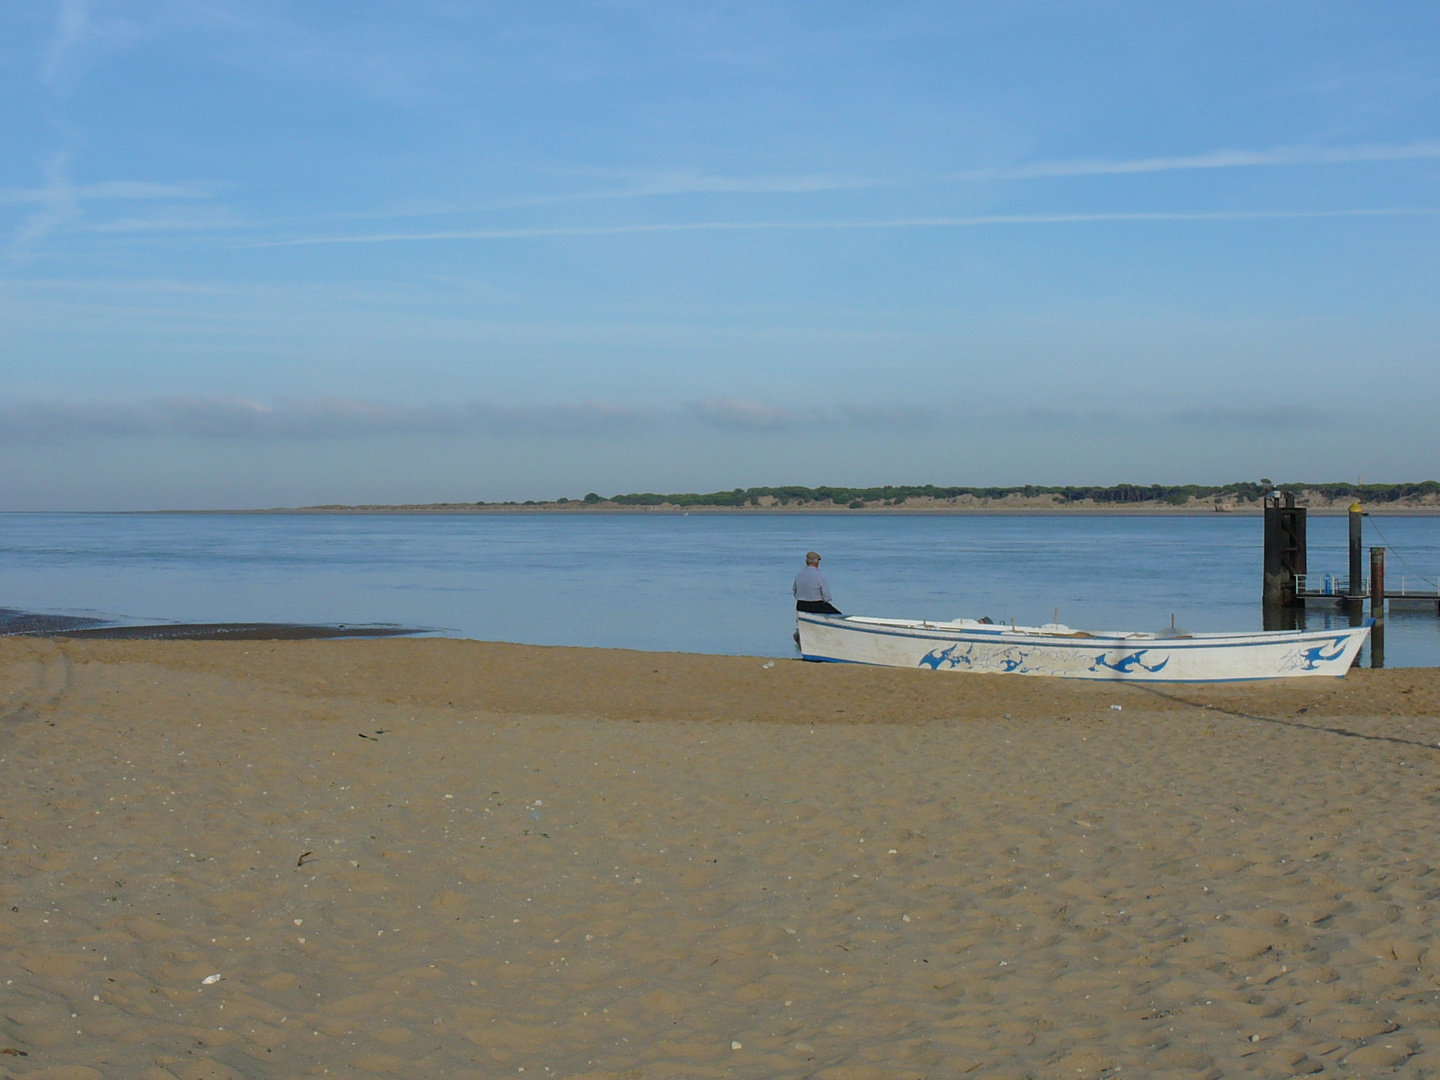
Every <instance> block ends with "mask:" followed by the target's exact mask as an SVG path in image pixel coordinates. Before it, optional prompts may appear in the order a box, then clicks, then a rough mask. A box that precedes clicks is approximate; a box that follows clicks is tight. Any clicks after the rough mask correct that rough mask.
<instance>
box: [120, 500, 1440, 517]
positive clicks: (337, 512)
mask: <svg viewBox="0 0 1440 1080" xmlns="http://www.w3.org/2000/svg"><path fill="white" fill-rule="evenodd" d="M1300 505H1301V506H1304V505H1305V504H1304V503H1301V504H1300ZM1363 505H1364V509H1365V512H1366V513H1367V514H1370V513H1374V514H1382V515H1394V516H1401V515H1404V516H1415V517H1435V516H1440V505H1434V504H1430V505H1426V504H1412V503H1365V504H1363ZM1306 509H1308V510H1309V512H1310V513H1311V514H1313V515H1314V516H1316V517H1343V516H1344V515H1345V514H1347V513H1348V512H1349V505H1348V504H1346V505H1343V506H1309V507H1306ZM132 512H138V513H151V514H236V515H257V516H264V515H285V514H311V515H327V514H328V515H334V516H346V515H351V516H357V517H358V516H363V515H381V514H392V515H396V516H405V515H410V516H433V517H446V516H450V517H466V516H473V515H480V516H483V515H502V516H504V515H513V516H526V515H555V514H570V515H574V516H577V517H585V516H591V515H597V514H600V515H616V514H620V515H631V516H633V515H657V514H658V515H665V516H671V517H674V516H677V515H678V516H686V515H690V514H711V515H714V514H726V515H728V514H741V515H766V516H774V515H782V516H796V517H804V516H814V515H822V516H828V515H835V516H844V515H866V516H874V515H881V516H886V517H936V516H940V517H1229V516H1234V517H1259V516H1260V515H1261V514H1262V513H1263V512H1264V508H1263V507H1262V506H1239V507H1235V508H1233V509H1226V510H1219V511H1217V510H1215V509H1214V508H1212V507H1208V506H1207V507H1203V508H1201V507H1187V506H1166V505H1164V504H1161V503H1140V504H1134V503H1132V504H1128V505H1124V506H1094V505H1092V506H1003V505H1001V506H924V507H922V506H914V507H909V506H873V507H871V506H867V507H863V508H856V509H851V508H850V507H848V506H845V505H840V506H835V505H825V506H818V505H817V506H785V507H780V506H775V507H757V506H744V507H740V506H671V505H661V506H619V505H616V504H614V503H601V504H599V505H594V506H590V505H585V504H583V503H582V504H579V505H577V504H575V503H569V504H562V505H556V504H555V503H537V504H535V505H533V506H524V505H520V506H507V505H505V504H503V503H486V504H484V505H478V506H477V505H473V504H465V503H420V504H398V505H374V506H368V505H362V506H296V507H269V508H264V509H244V510H149V511H132Z"/></svg>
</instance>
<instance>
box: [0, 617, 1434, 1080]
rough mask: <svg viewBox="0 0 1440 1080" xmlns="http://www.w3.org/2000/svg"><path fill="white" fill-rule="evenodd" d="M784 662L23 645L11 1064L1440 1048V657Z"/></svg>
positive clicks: (1299, 1071)
mask: <svg viewBox="0 0 1440 1080" xmlns="http://www.w3.org/2000/svg"><path fill="white" fill-rule="evenodd" d="M769 663H770V662H768V661H765V660H763V659H757V658H746V657H702V656H689V655H673V654H646V653H633V652H623V651H610V650H582V649H540V648H530V647H522V646H507V645H493V644H483V643H476V642H463V641H452V640H405V639H402V640H384V641H375V640H372V641H284V642H262V641H203V642H190V641H107V640H83V641H82V640H56V639H33V638H30V639H27V638H7V639H0V845H3V846H0V859H3V863H0V865H3V867H4V870H3V873H0V983H3V985H0V1075H3V1076H5V1077H27V1076H36V1077H48V1078H55V1080H58V1078H62V1077H63V1078H70V1080H79V1078H94V1077H112V1076H114V1077H122V1076H123V1077H148V1078H153V1080H163V1078H167V1077H177V1078H180V1080H200V1078H211V1077H232V1076H240V1077H262V1076H264V1077H269V1076H298V1075H325V1074H327V1071H328V1073H329V1074H334V1075H343V1076H376V1077H387V1076H398V1077H438V1076H446V1077H450V1076H455V1077H494V1076H502V1075H520V1073H521V1070H524V1074H525V1076H527V1077H529V1076H540V1077H546V1076H565V1077H576V1076H593V1077H611V1076H626V1077H647V1078H648V1077H656V1078H658V1077H709V1076H734V1077H756V1078H759V1077H797V1078H798V1077H808V1076H819V1077H824V1078H835V1080H840V1078H855V1080H860V1078H871V1077H873V1078H876V1080H879V1078H889V1077H953V1076H962V1075H969V1076H985V1077H1024V1076H1034V1077H1057V1078H1058V1077H1072V1078H1073V1077H1091V1076H1098V1075H1101V1074H1104V1075H1119V1076H1132V1077H1133V1076H1144V1077H1157V1076H1177V1077H1179V1076H1184V1077H1202V1076H1204V1077H1220V1076H1241V1075H1246V1076H1248V1075H1254V1076H1277V1077H1278V1076H1291V1075H1305V1074H1324V1075H1337V1076H1339V1075H1346V1076H1350V1075H1357V1076H1359V1075H1398V1076H1412V1077H1421V1076H1428V1075H1433V1074H1434V1073H1435V1072H1436V1070H1437V1069H1440V1029H1437V1021H1440V949H1436V948H1434V947H1433V935H1434V930H1435V924H1434V919H1433V917H1434V913H1435V911H1436V909H1437V902H1440V877H1437V875H1436V872H1435V869H1434V868H1435V866H1436V865H1437V861H1440V839H1437V830H1436V827H1435V818H1436V806H1437V805H1440V782H1437V777H1440V747H1437V745H1436V744H1437V742H1440V672H1436V671H1431V670H1424V671H1422V670H1407V669H1392V670H1387V671H1375V672H1371V671H1356V672H1353V673H1352V674H1351V676H1349V677H1348V678H1346V679H1345V680H1343V681H1334V680H1296V681H1294V682H1290V683H1282V684H1266V685H1263V686H1225V687H1188V688H1186V687H1171V688H1165V689H1163V690H1153V689H1151V690H1147V689H1144V688H1141V687H1135V686H1113V685H1108V686H1102V685H1094V684H1079V683H1065V682H1055V681H1048V680H1038V679H1036V680H1031V679H1020V678H1007V677H985V676H970V675H955V674H949V673H932V672H909V671H888V670H877V669H863V668H853V667H839V666H820V665H807V664H800V663H797V662H788V661H778V662H774V663H773V666H767V664H769ZM1116 705H1118V706H1120V708H1119V709H1118V710H1117V709H1115V708H1113V706H1116ZM214 976H218V978H212V977H214Z"/></svg>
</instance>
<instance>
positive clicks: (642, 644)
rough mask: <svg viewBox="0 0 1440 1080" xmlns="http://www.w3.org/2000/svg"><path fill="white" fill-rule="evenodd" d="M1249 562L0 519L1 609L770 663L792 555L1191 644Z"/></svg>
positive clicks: (1418, 557) (688, 533) (1128, 535)
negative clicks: (402, 629) (1190, 636)
mask: <svg viewBox="0 0 1440 1080" xmlns="http://www.w3.org/2000/svg"><path fill="white" fill-rule="evenodd" d="M1372 521H1373V522H1374V524H1373V525H1372ZM1366 530H1367V533H1366V537H1365V542H1366V544H1367V546H1368V545H1370V544H1386V546H1388V547H1390V548H1391V553H1390V556H1389V564H1388V566H1389V570H1388V573H1389V578H1390V581H1391V583H1392V585H1393V586H1398V585H1399V583H1400V581H1401V579H1402V577H1403V578H1405V579H1406V581H1407V584H1409V585H1411V586H1412V587H1415V586H1418V585H1419V584H1420V578H1421V577H1422V576H1424V577H1427V578H1429V579H1430V580H1432V581H1433V580H1434V578H1435V575H1436V572H1437V571H1440V518H1434V517H1428V518H1426V517H1414V518H1383V519H1379V520H1378V521H1375V519H1367V520H1366ZM1377 530H1383V537H1382V536H1381V535H1380V532H1379V531H1377ZM1309 534H1310V569H1311V572H1312V575H1314V576H1315V577H1317V578H1318V577H1319V576H1320V575H1323V574H1324V573H1325V572H1326V571H1327V570H1329V571H1333V572H1337V573H1340V574H1343V573H1344V572H1345V568H1346V550H1347V548H1346V544H1347V536H1346V522H1345V519H1344V518H1323V517H1317V518H1312V519H1311V520H1310V523H1309ZM1261 543H1262V536H1261V522H1260V520H1259V519H1258V518H1256V517H1232V516H1228V515H1219V514H1216V515H1211V516H1205V517H1128V516H1127V517H1118V516H1116V517H1098V516H1097V517H1080V516H1074V515H1064V516H1060V515H1056V516H1035V517H1030V516H1026V517H979V516H976V517H962V516H956V517H942V516H918V515H916V516H901V515H895V516H881V515H873V514H855V515H853V516H847V515H823V516H822V515H813V516H808V515H807V516H801V515H760V514H754V515H747V514H691V515H689V516H681V515H669V514H666V515H650V516H646V515H640V514H584V515H573V516H571V515H563V514H548V515H539V514H537V515H514V516H509V515H506V516H500V515H493V516H492V515H483V516H481V515H476V516H454V517H445V516H414V517H411V516H394V515H376V516H321V515H264V516H246V515H226V514H213V515H210V514H144V515H139V514H137V515H128V514H0V607H10V608H20V609H24V610H29V611H36V612H46V613H55V614H69V615H95V616H102V617H106V618H112V619H116V620H119V621H123V622H130V623H148V622H162V621H176V622H248V621H264V622H308V623H335V622H338V623H398V624H403V625H407V626H418V627H426V628H431V629H433V630H436V631H438V632H441V633H445V634H449V635H455V636H461V637H469V638H479V639H486V640H505V641H519V642H530V643H535V644H547V645H599V646H620V647H626V648H636V649H657V650H683V651H693V652H711V653H742V654H756V655H770V656H784V655H788V654H789V652H790V648H791V641H790V633H791V630H792V629H793V625H794V624H793V603H792V600H791V596H790V582H791V579H792V578H793V576H794V574H795V572H796V571H797V570H798V569H799V568H800V566H801V565H802V560H803V555H804V552H805V551H806V549H808V548H815V549H816V550H818V551H820V552H821V553H822V554H823V555H824V562H823V564H822V566H823V569H824V571H825V573H826V575H827V576H828V577H829V579H830V582H831V585H832V587H833V588H834V591H835V596H836V601H837V603H838V604H839V606H840V607H841V608H842V609H843V610H845V611H847V612H855V613H863V614H868V615H883V616H893V617H901V618H912V617H913V618H921V617H924V618H934V619H944V618H954V617H957V616H970V617H979V616H982V615H988V616H990V617H991V618H993V619H995V620H996V621H997V622H998V621H1007V622H1008V621H1009V620H1010V619H1012V618H1013V619H1014V620H1015V621H1016V622H1019V623H1030V624H1035V623H1043V622H1049V621H1050V620H1051V618H1052V617H1053V616H1054V615H1055V613H1056V609H1057V608H1058V609H1059V617H1060V621H1062V622H1065V623H1068V624H1069V625H1071V626H1075V627H1083V628H1088V629H1137V630H1140V629H1159V628H1160V627H1162V626H1167V625H1169V622H1170V617H1171V615H1172V614H1173V615H1174V617H1175V620H1176V622H1177V624H1178V625H1179V626H1181V627H1184V628H1186V629H1189V630H1197V631H1198V630H1239V629H1253V628H1259V627H1260V625H1261V610H1260V603H1259V600H1260V585H1261ZM1308 618H1309V622H1310V625H1312V626H1313V625H1324V622H1325V618H1326V616H1324V615H1322V614H1320V613H1318V612H1310V613H1309V615H1308ZM1332 618H1333V617H1332ZM1385 644H1386V649H1385V660H1386V663H1387V666H1391V667H1400V666H1440V618H1436V617H1435V616H1434V615H1424V614H1409V615H1405V614H1393V613H1392V615H1391V616H1390V618H1389V620H1388V622H1387V627H1386V643H1385Z"/></svg>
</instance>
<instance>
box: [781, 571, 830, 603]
mask: <svg viewBox="0 0 1440 1080" xmlns="http://www.w3.org/2000/svg"><path fill="white" fill-rule="evenodd" d="M791 591H792V592H793V593H794V594H795V599H796V600H824V601H825V602H826V603H827V604H833V603H834V602H835V601H834V600H831V599H830V583H829V582H828V581H826V580H825V575H824V574H822V573H820V568H819V567H818V566H810V565H808V564H807V565H806V567H805V569H804V570H801V571H800V572H799V573H798V574H796V575H795V587H794V588H793V589H792V590H791Z"/></svg>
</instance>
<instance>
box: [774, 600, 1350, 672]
mask: <svg viewBox="0 0 1440 1080" xmlns="http://www.w3.org/2000/svg"><path fill="white" fill-rule="evenodd" d="M796 621H797V623H798V629H799V632H800V652H801V655H802V656H803V657H804V658H805V659H806V660H820V661H831V662H838V663H851V664H874V665H881V666H884V667H908V668H930V669H932V670H935V671H972V672H985V673H991V674H1008V675H1045V676H1051V677H1058V678H1065V679H1104V680H1124V681H1129V682H1239V681H1248V680H1254V679H1286V678H1294V677H1305V676H1332V677H1338V676H1343V675H1344V674H1345V673H1346V672H1347V671H1349V670H1350V667H1351V665H1352V664H1353V663H1354V662H1355V657H1356V656H1357V655H1358V654H1359V652H1360V647H1361V646H1362V645H1363V644H1364V643H1365V638H1366V636H1367V635H1368V634H1369V633H1370V623H1369V622H1367V623H1366V624H1365V625H1364V626H1359V627H1346V628H1342V629H1337V630H1272V631H1255V632H1253V633H1248V634H1194V635H1186V636H1181V637H1175V636H1168V637H1167V636H1165V635H1162V634H1123V633H1097V634H1077V633H1075V632H1074V631H1070V630H1068V629H1067V628H1063V627H1060V628H1056V629H1054V630H1051V629H1049V628H1046V627H1003V626H988V625H984V624H980V623H971V622H968V621H966V622H962V623H928V622H911V621H905V620H899V619H870V618H864V617H861V616H853V615H851V616H839V615H811V614H808V613H799V614H797V617H796Z"/></svg>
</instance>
